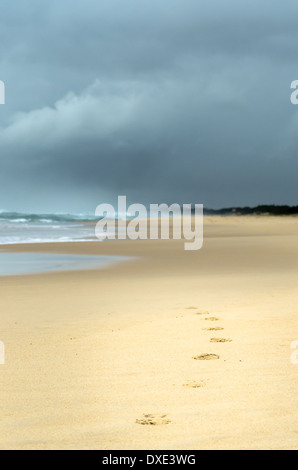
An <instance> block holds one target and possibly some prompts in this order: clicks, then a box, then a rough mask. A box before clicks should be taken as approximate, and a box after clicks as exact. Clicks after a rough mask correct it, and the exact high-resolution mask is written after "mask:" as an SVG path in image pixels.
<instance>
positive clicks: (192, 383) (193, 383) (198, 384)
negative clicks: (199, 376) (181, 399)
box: [183, 380, 206, 388]
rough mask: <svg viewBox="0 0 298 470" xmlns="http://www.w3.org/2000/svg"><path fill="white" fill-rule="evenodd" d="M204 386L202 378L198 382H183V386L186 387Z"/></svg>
mask: <svg viewBox="0 0 298 470" xmlns="http://www.w3.org/2000/svg"><path fill="white" fill-rule="evenodd" d="M205 386H206V382H204V381H203V380H201V381H200V382H196V381H195V380H193V381H192V382H188V383H186V384H183V387H187V388H203V387H205Z"/></svg>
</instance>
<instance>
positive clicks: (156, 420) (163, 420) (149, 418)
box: [136, 414, 171, 426]
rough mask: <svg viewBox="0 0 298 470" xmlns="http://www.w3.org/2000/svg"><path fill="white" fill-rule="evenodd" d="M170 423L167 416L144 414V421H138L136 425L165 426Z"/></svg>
mask: <svg viewBox="0 0 298 470" xmlns="http://www.w3.org/2000/svg"><path fill="white" fill-rule="evenodd" d="M170 422H171V421H170V420H169V419H167V415H152V414H146V415H145V414H144V415H143V418H142V419H136V423H137V424H141V425H142V426H161V425H163V424H170Z"/></svg>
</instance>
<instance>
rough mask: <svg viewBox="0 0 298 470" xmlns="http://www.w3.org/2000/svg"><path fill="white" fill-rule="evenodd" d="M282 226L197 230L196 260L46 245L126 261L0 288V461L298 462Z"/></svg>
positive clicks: (293, 233)
mask: <svg viewBox="0 0 298 470" xmlns="http://www.w3.org/2000/svg"><path fill="white" fill-rule="evenodd" d="M281 219H282V220H280V219H279V220H278V222H279V223H278V224H276V223H272V222H271V221H272V219H271V218H270V220H268V218H266V217H263V218H256V219H252V218H251V217H249V220H248V218H242V217H241V219H240V218H238V217H237V219H236V220H235V217H231V218H230V219H227V218H226V217H225V218H221V217H218V218H216V219H214V216H212V218H211V219H209V218H208V217H205V218H204V220H205V241H204V247H203V249H202V250H200V251H197V252H192V253H187V252H185V251H184V249H183V240H182V241H180V240H178V241H177V240H169V241H167V240H164V241H162V240H157V241H151V240H145V241H136V242H132V241H127V240H126V241H117V243H115V242H114V243H104V242H101V243H100V242H99V243H98V244H94V242H89V243H88V242H87V243H81V242H79V243H65V244H64V243H63V244H62V243H59V244H45V245H46V248H47V250H49V251H50V252H53V253H77V254H85V255H86V254H87V255H90V254H91V255H92V254H94V255H95V254H99V255H107V256H108V255H111V254H114V255H116V256H121V255H125V256H133V257H134V258H135V259H134V260H130V261H127V262H123V263H120V264H118V265H116V266H109V267H108V268H106V269H104V270H100V271H88V270H86V271H74V272H60V273H45V274H42V275H30V276H19V277H3V278H1V283H0V289H1V295H0V308H1V335H0V340H1V341H3V342H4V344H5V349H6V364H5V365H3V366H0V376H1V382H2V386H1V391H0V400H1V403H2V410H1V424H0V436H1V437H0V448H1V449H104V450H115V449H117V450H127V449H129V450H133V449H146V448H150V449H156V450H158V449H168V450H182V449H183V450H188V449H198V450H200V449H266V448H270V449H296V448H297V398H296V396H297V393H296V390H297V369H296V367H297V366H294V365H293V364H291V362H290V355H291V349H290V344H291V342H292V341H293V340H295V339H297V338H296V337H295V332H296V327H297V313H298V311H297V305H298V303H297V300H298V293H297V281H298V268H297V263H296V259H297V258H296V257H297V246H298V244H297V238H298V235H297V221H296V220H289V219H285V218H281ZM45 245H44V246H42V244H40V245H39V244H38V245H34V246H28V245H26V248H25V251H30V250H34V251H35V252H37V253H38V252H42V251H43V250H44V249H45ZM58 245H59V246H58ZM1 249H2V247H0V250H1ZM9 249H11V246H9ZM23 249H24V245H19V246H14V248H13V252H21V251H23ZM207 312H208V313H207ZM212 318H213V319H214V320H213V321H212V320H211V319H212ZM210 328H212V330H210ZM214 328H216V329H215V330H214ZM217 328H223V329H222V330H221V329H220V330H219V329H217ZM214 339H216V340H225V341H220V342H217V341H213V340H214ZM206 354H212V355H214V356H219V359H216V360H204V359H199V357H200V356H202V355H206ZM194 358H197V359H194ZM205 358H206V356H205Z"/></svg>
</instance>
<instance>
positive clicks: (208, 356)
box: [193, 354, 219, 361]
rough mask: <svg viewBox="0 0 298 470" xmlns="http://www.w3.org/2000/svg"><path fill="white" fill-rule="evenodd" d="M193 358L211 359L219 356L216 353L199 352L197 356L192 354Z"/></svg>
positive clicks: (200, 359) (199, 359)
mask: <svg viewBox="0 0 298 470" xmlns="http://www.w3.org/2000/svg"><path fill="white" fill-rule="evenodd" d="M193 359H195V360H196V361H212V360H215V359H219V356H218V355H217V354H199V355H198V356H194V357H193Z"/></svg>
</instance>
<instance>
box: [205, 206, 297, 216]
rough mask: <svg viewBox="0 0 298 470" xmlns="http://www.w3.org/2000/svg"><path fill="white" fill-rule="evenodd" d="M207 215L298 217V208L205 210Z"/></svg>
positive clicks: (270, 207) (261, 207) (260, 207)
mask: <svg viewBox="0 0 298 470" xmlns="http://www.w3.org/2000/svg"><path fill="white" fill-rule="evenodd" d="M204 214H205V215H262V214H264V215H265V214H268V215H297V214H298V206H276V205H263V206H256V207H228V208H224V209H208V208H204Z"/></svg>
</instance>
